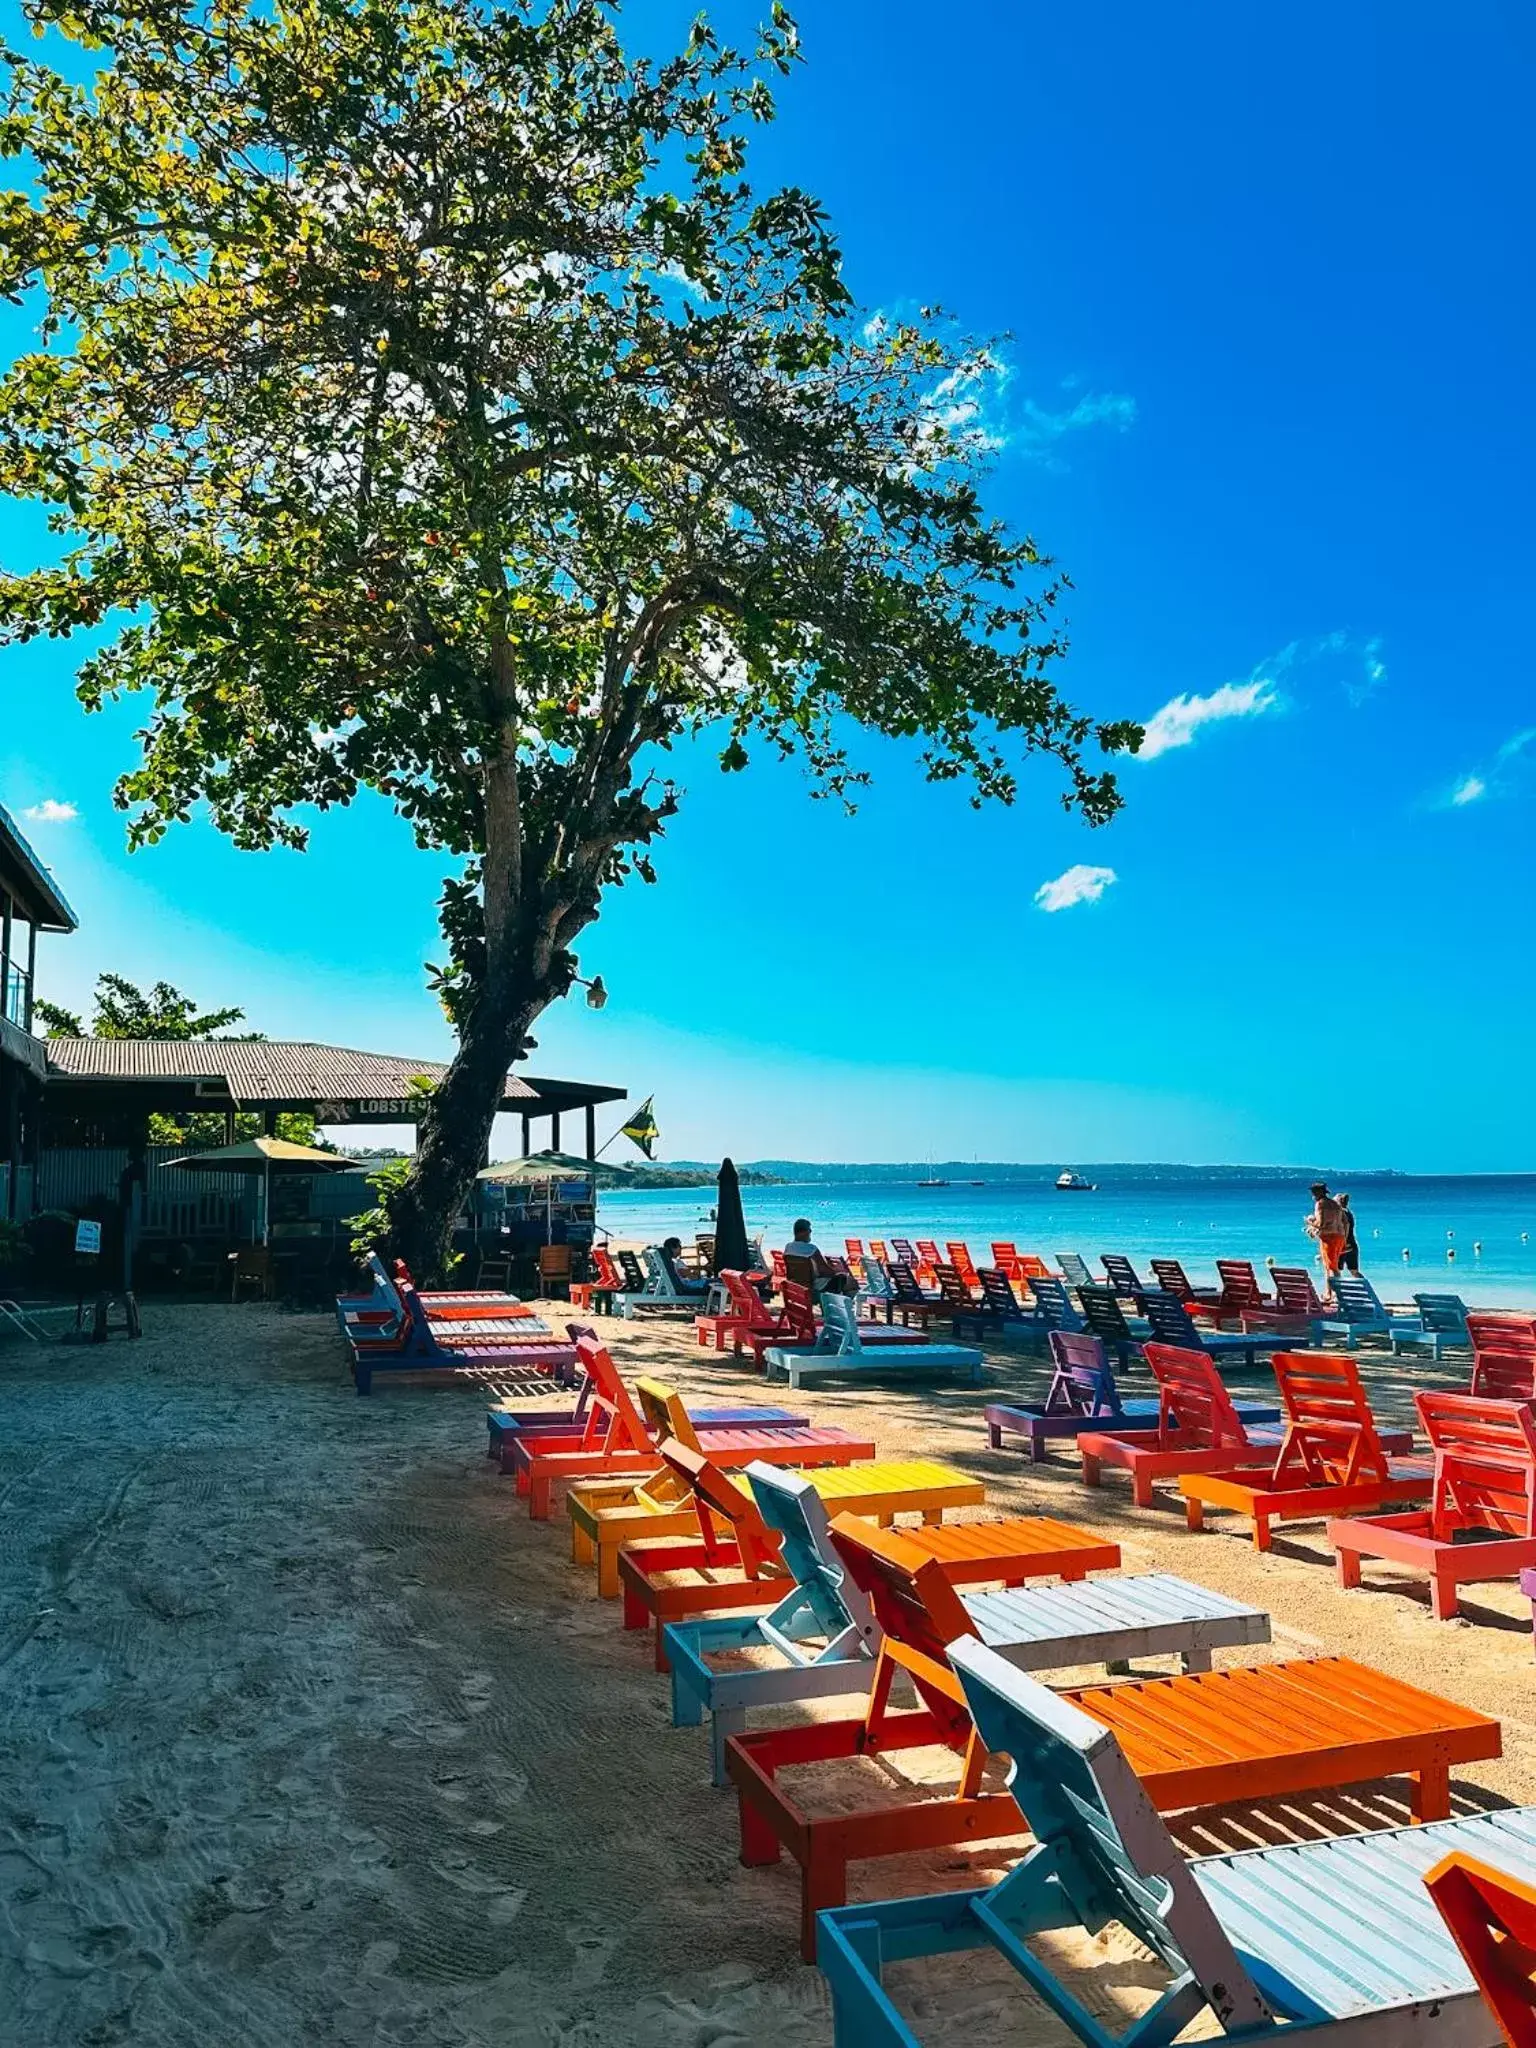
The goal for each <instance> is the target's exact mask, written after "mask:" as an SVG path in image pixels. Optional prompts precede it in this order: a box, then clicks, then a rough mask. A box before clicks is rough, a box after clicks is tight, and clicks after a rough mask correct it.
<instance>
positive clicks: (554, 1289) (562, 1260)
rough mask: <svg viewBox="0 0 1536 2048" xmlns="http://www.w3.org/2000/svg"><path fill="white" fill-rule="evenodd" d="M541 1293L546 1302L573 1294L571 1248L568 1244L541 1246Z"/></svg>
mask: <svg viewBox="0 0 1536 2048" xmlns="http://www.w3.org/2000/svg"><path fill="white" fill-rule="evenodd" d="M539 1292H540V1294H542V1295H543V1296H544V1297H545V1299H546V1300H548V1299H551V1298H554V1297H557V1296H559V1295H561V1294H564V1295H565V1296H566V1298H567V1299H569V1298H570V1292H571V1248H570V1246H569V1245H568V1244H541V1245H540V1246H539Z"/></svg>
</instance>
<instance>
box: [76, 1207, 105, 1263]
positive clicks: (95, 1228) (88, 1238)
mask: <svg viewBox="0 0 1536 2048" xmlns="http://www.w3.org/2000/svg"><path fill="white" fill-rule="evenodd" d="M75 1250H76V1251H77V1252H89V1253H93V1254H95V1253H99V1252H100V1250H101V1225H100V1224H99V1223H92V1222H91V1221H90V1220H89V1219H88V1218H87V1217H84V1216H82V1217H81V1219H80V1221H79V1222H78V1223H77V1224H76V1225H75Z"/></svg>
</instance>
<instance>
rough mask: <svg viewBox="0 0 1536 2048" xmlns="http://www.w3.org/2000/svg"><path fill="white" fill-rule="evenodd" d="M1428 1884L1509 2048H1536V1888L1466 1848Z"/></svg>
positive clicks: (1444, 1860)
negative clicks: (1495, 1866)
mask: <svg viewBox="0 0 1536 2048" xmlns="http://www.w3.org/2000/svg"><path fill="white" fill-rule="evenodd" d="M1522 1860H1524V1859H1522ZM1424 1882H1425V1884H1426V1885H1427V1886H1428V1887H1429V1895H1430V1897H1431V1898H1432V1899H1433V1900H1434V1902H1435V1905H1436V1907H1437V1908H1438V1910H1439V1913H1440V1917H1441V1919H1442V1920H1443V1921H1444V1922H1445V1924H1446V1927H1447V1929H1448V1930H1449V1932H1450V1935H1451V1938H1452V1940H1453V1941H1454V1942H1455V1944H1456V1946H1457V1947H1458V1948H1459V1949H1460V1950H1461V1954H1462V1960H1463V1961H1464V1962H1465V1964H1466V1966H1467V1968H1468V1969H1469V1970H1470V1971H1471V1972H1472V1975H1473V1978H1474V1979H1475V1980H1476V1983H1477V1988H1478V1990H1479V1991H1481V1993H1482V1994H1483V2002H1484V2003H1485V2004H1486V2006H1487V2007H1488V2010H1489V2011H1490V2012H1491V2013H1492V2014H1493V2016H1494V2018H1495V2019H1496V2020H1497V2021H1498V2023H1499V2025H1500V2027H1501V2028H1502V2029H1503V2033H1504V2039H1505V2040H1506V2041H1507V2042H1508V2043H1509V2048H1536V1887H1533V1886H1532V1885H1529V1884H1525V1883H1522V1881H1521V1880H1520V1879H1519V1878H1518V1877H1513V1876H1511V1875H1510V1874H1509V1872H1508V1871H1503V1870H1495V1869H1493V1868H1492V1867H1491V1866H1490V1865H1489V1864H1487V1863H1483V1862H1481V1861H1479V1859H1478V1858H1477V1857H1476V1856H1469V1855H1468V1854H1467V1853H1466V1851H1465V1850H1464V1849H1453V1850H1452V1851H1451V1853H1450V1855H1449V1856H1442V1857H1441V1859H1440V1861H1439V1862H1438V1863H1436V1864H1435V1865H1434V1866H1433V1868H1431V1869H1429V1870H1426V1871H1425V1873H1424Z"/></svg>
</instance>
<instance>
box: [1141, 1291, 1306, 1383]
mask: <svg viewBox="0 0 1536 2048" xmlns="http://www.w3.org/2000/svg"><path fill="white" fill-rule="evenodd" d="M1146 1311H1147V1321H1148V1322H1149V1323H1150V1324H1151V1325H1152V1334H1153V1336H1154V1337H1155V1338H1156V1339H1157V1341H1158V1343H1159V1344H1177V1345H1179V1346H1180V1347H1181V1348H1182V1349H1183V1350H1185V1351H1203V1352H1204V1353H1205V1355H1206V1357H1207V1358H1209V1359H1213V1360H1214V1361H1215V1362H1216V1363H1217V1364H1221V1363H1222V1362H1224V1361H1225V1360H1228V1359H1233V1358H1240V1359H1241V1360H1242V1361H1243V1363H1244V1364H1245V1365H1257V1364H1258V1362H1259V1360H1260V1359H1261V1358H1272V1357H1273V1356H1274V1354H1275V1353H1276V1352H1277V1351H1305V1350H1306V1348H1307V1346H1308V1345H1309V1344H1310V1342H1311V1341H1312V1340H1311V1339H1310V1337H1301V1336H1297V1337H1290V1336H1286V1335H1284V1334H1283V1333H1282V1332H1280V1331H1277V1330H1202V1329H1201V1328H1200V1326H1199V1324H1198V1323H1197V1322H1196V1321H1195V1320H1194V1318H1193V1317H1192V1316H1191V1315H1190V1313H1189V1310H1188V1309H1187V1308H1186V1307H1185V1306H1184V1304H1183V1302H1182V1301H1178V1300H1176V1299H1175V1297H1174V1296H1173V1295H1171V1294H1163V1293H1162V1292H1160V1291H1159V1290H1156V1289H1154V1290H1153V1291H1152V1292H1151V1293H1149V1294H1148V1295H1147V1297H1146Z"/></svg>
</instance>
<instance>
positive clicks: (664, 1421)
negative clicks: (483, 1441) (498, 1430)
mask: <svg viewBox="0 0 1536 2048" xmlns="http://www.w3.org/2000/svg"><path fill="white" fill-rule="evenodd" d="M576 1349H577V1355H578V1357H579V1358H580V1359H581V1362H582V1364H583V1365H584V1366H585V1367H586V1369H587V1371H588V1372H589V1373H590V1374H591V1376H592V1381H593V1390H592V1399H591V1403H590V1406H589V1409H588V1413H587V1420H586V1423H585V1426H584V1428H583V1430H582V1434H581V1436H580V1438H573V1437H571V1436H568V1435H564V1434H561V1433H560V1432H558V1431H551V1432H549V1433H547V1434H546V1433H545V1432H543V1431H540V1430H537V1429H528V1430H519V1431H518V1432H517V1434H516V1435H515V1436H514V1437H513V1438H512V1439H511V1441H510V1444H509V1445H508V1458H507V1463H508V1465H509V1466H510V1468H511V1472H512V1475H513V1477H514V1478H515V1480H516V1482H517V1490H518V1493H519V1494H525V1495H526V1496H527V1499H528V1513H529V1515H530V1517H531V1518H532V1519H533V1520H534V1521H536V1522H543V1521H548V1519H549V1514H550V1508H551V1504H552V1501H553V1498H554V1491H555V1488H556V1487H557V1486H568V1485H571V1484H572V1483H574V1482H575V1481H577V1480H580V1479H624V1480H625V1482H626V1483H629V1481H630V1477H631V1475H635V1474H638V1475H641V1476H645V1475H647V1474H651V1473H655V1472H657V1471H658V1469H659V1467H660V1464H661V1459H660V1456H659V1454H658V1451H657V1448H656V1447H657V1444H658V1442H659V1441H660V1438H661V1437H662V1436H664V1435H667V1434H671V1435H674V1436H682V1437H683V1438H684V1439H685V1441H696V1439H695V1438H694V1437H693V1436H692V1429H691V1425H690V1423H689V1421H688V1414H687V1410H686V1409H685V1408H684V1407H683V1404H682V1402H681V1400H676V1405H675V1409H674V1408H673V1407H672V1406H670V1405H669V1403H670V1402H671V1401H672V1400H673V1399H674V1398H675V1397H673V1396H672V1390H671V1389H670V1388H667V1387H663V1386H661V1385H660V1383H659V1382H657V1381H654V1380H645V1379H642V1380H640V1381H639V1382H638V1383H637V1385H636V1389H635V1391H636V1394H637V1395H638V1396H639V1399H640V1402H641V1404H642V1406H647V1407H650V1411H651V1419H649V1420H648V1419H647V1417H646V1416H644V1415H642V1413H641V1409H640V1407H637V1406H636V1403H635V1401H634V1400H633V1399H632V1398H631V1396H630V1392H629V1389H628V1387H626V1386H625V1384H624V1382H623V1380H622V1379H621V1378H620V1377H619V1374H618V1370H617V1368H616V1367H615V1365H614V1363H613V1360H612V1359H611V1358H610V1357H609V1356H608V1353H607V1350H606V1349H605V1347H604V1346H603V1345H602V1344H600V1343H599V1342H598V1340H597V1339H596V1337H594V1336H593V1335H592V1333H591V1332H590V1331H583V1332H582V1333H581V1335H580V1336H578V1338H577V1340H576ZM652 1404H654V1406H653V1405H652ZM658 1425H659V1426H658ZM708 1442H709V1454H710V1456H711V1457H712V1458H713V1459H714V1460H715V1462H716V1463H717V1464H721V1465H726V1466H731V1467H736V1466H742V1465H750V1464H751V1463H752V1461H753V1459H754V1458H760V1459H763V1460H765V1461H766V1462H767V1463H769V1464H804V1465H844V1464H849V1463H851V1462H852V1461H853V1460H854V1459H857V1458H872V1457H873V1456H874V1451H875V1447H874V1445H873V1443H871V1442H870V1441H869V1440H868V1439H867V1438H861V1437H856V1436H853V1435H851V1434H850V1433H849V1432H848V1431H847V1430H845V1429H837V1428H831V1427H827V1426H825V1425H818V1426H808V1425H802V1426H801V1427H799V1428H790V1427H787V1426H781V1425H773V1426H767V1427H762V1428H752V1429H748V1428H733V1429H714V1430H711V1431H710V1432H709V1438H708Z"/></svg>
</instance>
